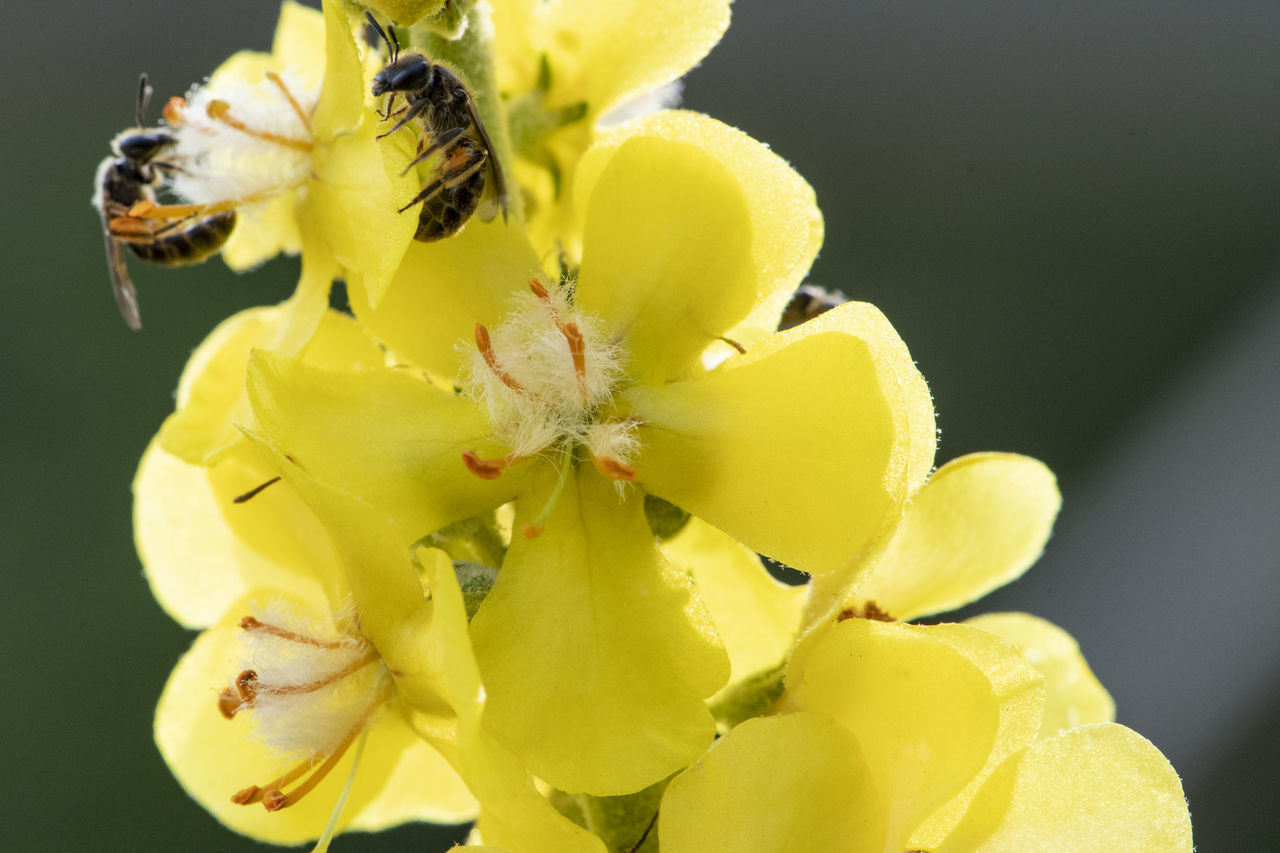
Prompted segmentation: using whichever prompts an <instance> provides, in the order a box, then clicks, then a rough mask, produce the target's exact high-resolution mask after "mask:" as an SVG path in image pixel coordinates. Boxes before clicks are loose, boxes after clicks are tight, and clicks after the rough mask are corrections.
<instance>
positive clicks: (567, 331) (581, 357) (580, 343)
mask: <svg viewBox="0 0 1280 853" xmlns="http://www.w3.org/2000/svg"><path fill="white" fill-rule="evenodd" d="M560 333H561V334H562V335H564V339H565V340H566V341H568V342H569V354H570V355H571V356H573V372H574V373H576V374H577V375H578V389H579V390H580V391H582V393H583V394H584V395H585V394H586V393H587V341H586V339H585V338H583V337H582V332H580V331H579V330H578V324H577V323H561V324H560Z"/></svg>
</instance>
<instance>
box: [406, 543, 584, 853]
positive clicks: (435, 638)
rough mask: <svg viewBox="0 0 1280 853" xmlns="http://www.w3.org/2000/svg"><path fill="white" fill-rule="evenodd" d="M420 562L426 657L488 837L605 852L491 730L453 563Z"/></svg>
mask: <svg viewBox="0 0 1280 853" xmlns="http://www.w3.org/2000/svg"><path fill="white" fill-rule="evenodd" d="M416 558H417V560H418V563H419V565H420V566H421V567H422V571H423V574H424V577H425V578H426V581H427V585H428V587H429V588H430V591H431V607H432V616H431V628H430V630H429V632H428V637H427V645H426V648H425V657H426V659H427V661H428V668H429V669H430V670H432V671H433V672H435V673H436V674H437V678H438V681H437V684H438V686H439V688H440V690H441V692H442V694H443V695H444V696H445V697H446V698H447V699H448V701H449V703H450V704H451V705H452V706H453V708H454V709H455V711H456V713H457V717H458V723H457V740H456V746H455V749H454V750H453V754H454V756H455V760H456V761H457V762H458V763H459V765H460V766H461V767H462V768H463V772H464V774H465V776H466V779H467V781H468V783H469V784H470V785H471V787H472V789H473V790H474V791H475V793H476V795H477V797H478V798H479V799H480V801H481V813H480V817H479V821H478V825H479V826H480V827H481V828H482V831H483V834H484V837H485V839H486V840H488V841H493V842H495V843H502V844H506V845H508V846H510V847H511V848H512V849H519V850H521V851H528V853H604V848H603V846H602V845H601V843H600V841H599V840H598V839H597V838H596V837H595V836H594V835H592V834H591V833H589V832H587V831H585V830H583V829H581V828H580V827H578V826H575V825H574V824H572V823H571V822H569V821H568V820H567V819H566V818H565V817H564V816H563V815H561V814H560V813H558V812H557V811H556V810H555V809H554V808H553V807H552V806H551V803H550V802H549V801H548V800H547V799H546V798H545V797H543V796H542V795H541V794H539V793H538V791H537V789H536V788H534V785H533V782H532V780H531V779H530V777H529V775H528V773H527V772H526V771H525V769H524V767H523V765H522V764H521V763H520V762H519V761H518V760H517V759H516V758H515V756H513V755H512V754H511V753H510V751H509V750H508V749H507V748H506V747H505V746H503V745H502V744H501V743H499V742H498V741H497V740H495V739H494V738H493V736H492V735H491V733H490V732H488V731H487V730H486V729H485V728H484V724H483V714H484V705H485V691H484V687H483V685H482V684H481V681H480V670H479V667H478V665H477V664H476V660H475V656H474V654H473V653H472V649H471V639H470V636H469V634H468V627H467V615H466V607H465V606H464V604H463V600H462V592H461V590H460V589H459V588H458V580H457V577H456V575H455V574H454V569H453V564H452V562H451V561H450V560H449V558H448V556H447V555H445V554H444V552H442V551H439V550H434V549H427V548H419V549H417V551H416Z"/></svg>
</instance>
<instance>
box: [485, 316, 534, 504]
mask: <svg viewBox="0 0 1280 853" xmlns="http://www.w3.org/2000/svg"><path fill="white" fill-rule="evenodd" d="M476 349H478V350H480V355H482V356H484V363H485V364H487V365H488V366H489V369H490V370H492V371H493V375H494V376H496V377H498V378H499V379H501V380H502V384H503V385H506V386H507V387H508V388H510V389H511V390H513V391H518V392H520V393H521V394H524V395H526V396H529V397H532V396H533V392H531V391H530V390H529V389H528V388H526V387H524V386H523V385H521V384H520V383H519V382H517V381H516V380H515V379H513V378H512V377H511V374H509V373H507V372H506V371H505V370H503V369H502V365H500V364H498V356H497V355H495V354H494V352H493V342H492V341H490V340H489V330H488V329H486V328H485V327H484V324H482V323H476ZM485 479H493V478H492V477H486V478H485Z"/></svg>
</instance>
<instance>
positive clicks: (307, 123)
mask: <svg viewBox="0 0 1280 853" xmlns="http://www.w3.org/2000/svg"><path fill="white" fill-rule="evenodd" d="M266 77H267V79H268V80H270V81H271V82H272V83H275V84H276V88H277V89H279V90H280V92H281V93H282V94H283V95H284V97H285V100H287V101H288V102H289V106H291V107H293V112H294V114H295V115H297V116H298V121H300V122H302V126H303V127H304V128H306V131H307V133H308V134H309V133H311V120H310V119H309V118H307V114H306V113H304V112H303V111H302V107H301V106H299V104H298V102H297V101H296V100H295V99H294V97H293V93H292V92H290V91H289V87H288V86H286V85H285V84H284V81H283V80H281V79H280V75H279V74H277V73H276V72H274V71H268V72H266Z"/></svg>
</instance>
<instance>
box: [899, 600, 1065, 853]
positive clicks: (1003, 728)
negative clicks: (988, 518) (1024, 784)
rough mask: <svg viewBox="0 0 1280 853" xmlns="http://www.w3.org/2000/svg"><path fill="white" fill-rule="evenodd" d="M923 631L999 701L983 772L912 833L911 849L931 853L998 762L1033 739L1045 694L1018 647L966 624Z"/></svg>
mask: <svg viewBox="0 0 1280 853" xmlns="http://www.w3.org/2000/svg"><path fill="white" fill-rule="evenodd" d="M924 630H926V631H927V632H928V636H929V638H930V639H933V640H940V641H941V642H943V643H946V644H947V645H948V646H950V647H951V648H953V649H955V650H956V651H958V652H960V653H961V654H962V655H964V656H965V657H966V658H968V659H969V661H970V662H972V663H973V664H974V665H976V666H977V667H978V668H979V669H981V670H982V672H983V674H984V675H986V676H987V680H989V681H990V682H991V689H992V691H993V692H994V693H995V698H996V701H997V702H999V703H1000V725H999V728H998V729H997V730H996V738H995V742H994V743H993V744H992V747H991V752H990V753H989V754H988V755H987V760H986V763H985V764H984V765H983V767H982V769H981V770H980V771H978V774H977V775H976V776H975V777H974V778H973V779H972V780H971V781H970V782H969V784H968V785H966V786H965V789H964V790H963V791H961V792H960V793H959V794H957V795H956V796H955V797H953V798H952V799H951V800H950V801H949V802H948V803H947V804H946V805H944V806H943V807H942V808H940V809H938V810H937V811H936V812H934V813H933V815H931V816H930V817H929V819H928V820H926V821H925V822H924V823H923V824H921V825H920V826H919V827H917V828H916V831H915V832H914V833H912V835H911V843H910V846H911V847H913V848H918V849H920V850H932V849H934V848H935V847H937V846H938V844H939V842H941V841H942V839H943V838H945V837H946V836H947V834H948V833H949V832H950V831H951V830H952V829H953V828H954V827H955V825H956V824H957V823H958V822H959V820H960V818H961V817H962V816H963V815H964V812H965V809H966V808H968V806H969V802H970V801H971V800H972V799H973V797H974V795H975V794H976V793H977V792H978V789H979V788H980V787H981V786H982V783H983V782H984V781H985V780H986V778H987V776H989V775H990V774H991V773H992V772H994V771H995V769H996V767H998V766H999V765H1000V762H1002V761H1004V760H1005V759H1006V758H1008V757H1009V756H1011V755H1014V754H1015V753H1018V752H1020V751H1022V750H1023V749H1025V748H1026V747H1027V746H1028V745H1030V744H1031V743H1032V742H1033V741H1034V740H1036V738H1037V736H1038V733H1039V730H1040V719H1041V716H1042V715H1043V712H1044V707H1045V694H1046V690H1045V684H1044V678H1043V677H1042V676H1041V675H1040V673H1038V672H1037V671H1036V670H1035V669H1033V668H1032V666H1031V665H1030V664H1029V663H1027V661H1026V659H1025V658H1024V657H1023V656H1022V653H1021V652H1020V651H1019V650H1018V647H1017V646H1015V645H1014V644H1013V643H1010V642H1008V641H1006V640H1004V639H1003V638H1001V637H996V636H993V635H992V634H990V633H987V632H985V631H980V630H976V629H974V628H972V627H970V626H969V625H955V624H943V625H930V626H927V627H925V628H924Z"/></svg>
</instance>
